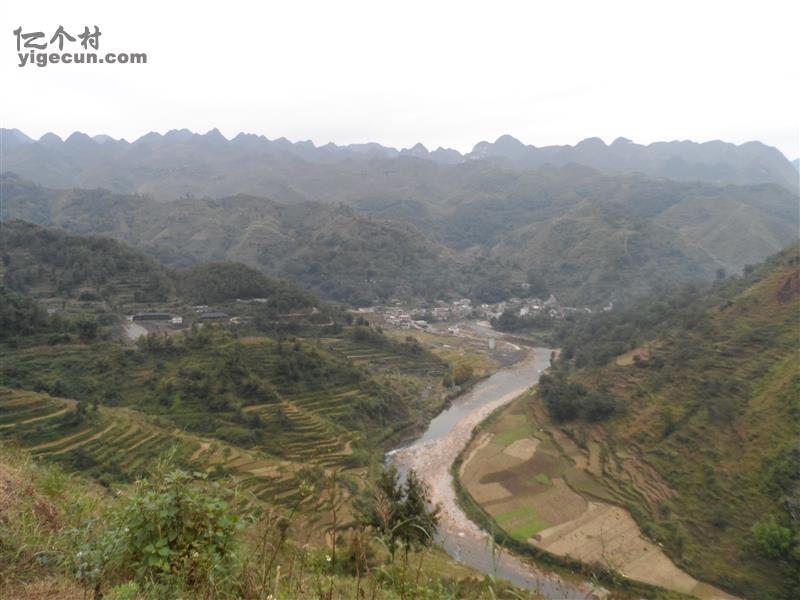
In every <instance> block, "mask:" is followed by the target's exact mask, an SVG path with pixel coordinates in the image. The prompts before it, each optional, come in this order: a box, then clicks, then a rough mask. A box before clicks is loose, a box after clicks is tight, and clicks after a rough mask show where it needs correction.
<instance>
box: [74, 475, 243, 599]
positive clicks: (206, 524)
mask: <svg viewBox="0 0 800 600" xmlns="http://www.w3.org/2000/svg"><path fill="white" fill-rule="evenodd" d="M204 480H205V474H199V473H195V474H192V475H190V474H189V473H187V472H185V471H183V470H181V469H177V468H175V467H174V466H172V464H171V462H170V461H169V460H165V461H162V462H160V463H159V464H158V465H157V466H156V468H155V471H154V475H153V477H152V478H151V479H147V480H142V481H139V482H137V483H136V485H135V486H134V488H133V490H132V491H131V492H130V493H129V495H128V496H127V497H125V498H124V499H123V500H122V502H121V503H120V505H118V506H117V507H116V508H115V509H113V510H112V511H111V513H110V514H109V515H107V518H106V519H105V522H107V523H108V526H107V527H106V528H105V529H103V530H102V531H99V532H97V533H96V534H95V533H94V532H93V531H91V530H92V529H93V528H94V524H92V523H90V524H88V525H87V528H88V530H89V531H84V539H87V540H89V541H88V542H87V544H86V545H85V546H84V547H83V548H82V550H81V551H80V552H78V554H77V556H76V563H75V569H76V571H77V573H78V576H79V578H80V579H81V580H82V581H83V582H84V583H88V584H92V585H94V587H95V589H96V590H99V589H100V586H101V585H102V584H107V583H110V584H113V583H118V582H122V581H126V580H130V581H133V582H135V583H136V584H137V585H139V586H142V587H147V588H153V589H158V590H161V591H162V592H165V593H167V590H172V591H173V592H177V591H180V590H184V591H195V592H197V591H200V590H203V591H205V592H207V593H213V594H214V595H224V594H225V591H226V586H227V585H230V583H229V582H230V576H231V573H232V570H233V564H232V561H231V556H232V551H233V549H234V546H235V539H236V532H237V530H238V529H240V527H241V525H242V523H241V521H240V519H239V516H238V515H237V514H236V513H235V512H233V511H232V510H231V509H230V507H229V506H228V503H227V502H226V501H225V500H223V499H222V498H221V497H220V495H219V489H218V488H217V487H216V486H211V485H210V484H207V483H206V482H205V481H204ZM172 595H173V597H174V593H172Z"/></svg>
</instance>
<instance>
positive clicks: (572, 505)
mask: <svg viewBox="0 0 800 600" xmlns="http://www.w3.org/2000/svg"><path fill="white" fill-rule="evenodd" d="M532 398H534V395H533V394H531V393H528V394H526V395H525V396H523V397H522V398H520V399H518V400H516V401H514V402H512V403H511V404H510V405H508V406H507V407H505V408H503V409H501V410H500V412H499V413H497V414H495V415H494V417H493V418H490V420H489V421H488V422H487V423H486V424H485V426H484V427H483V428H482V429H481V430H480V432H479V433H478V434H477V435H476V436H475V437H474V438H473V440H472V441H471V442H470V444H469V445H468V446H467V448H466V449H465V451H464V453H463V462H462V464H461V467H460V470H459V475H460V479H461V483H462V484H463V486H464V487H465V488H466V490H467V491H468V493H469V494H470V496H471V497H472V499H473V500H474V501H475V502H476V503H477V504H478V505H479V506H480V507H481V508H482V509H483V510H485V511H486V513H487V514H488V515H490V516H491V518H492V519H493V520H494V521H495V522H496V524H497V525H498V527H500V528H502V529H503V530H505V531H506V532H508V533H509V534H510V535H511V536H513V537H514V538H516V539H518V540H519V541H523V542H528V543H530V544H534V545H536V546H538V547H540V548H542V549H544V550H547V551H549V552H551V553H553V554H556V555H562V556H566V555H568V556H570V557H572V558H576V559H579V560H581V561H582V562H586V563H599V564H601V565H603V566H605V567H607V568H609V569H611V570H614V571H617V572H619V573H620V574H621V575H624V576H626V577H628V578H631V579H635V580H639V581H643V582H645V583H649V584H653V585H657V586H661V587H665V588H668V589H672V590H675V591H678V592H682V593H685V594H691V595H694V596H697V597H698V598H702V599H707V600H712V599H730V598H735V596H732V595H730V594H727V593H725V592H723V591H721V590H719V589H716V588H714V587H713V586H711V585H708V584H705V583H702V582H698V581H697V580H696V579H695V578H693V577H691V576H690V575H688V574H687V573H685V572H683V571H681V570H680V569H679V568H678V567H676V566H675V564H674V563H673V562H672V561H671V560H670V559H669V558H668V557H667V556H666V555H665V554H664V553H663V551H662V550H661V549H660V548H659V547H658V546H657V545H656V544H655V543H653V542H652V541H650V540H648V539H647V538H646V537H644V536H643V535H642V533H641V531H640V530H639V527H638V525H637V524H636V522H635V521H634V520H633V518H632V517H631V516H630V513H629V512H628V511H627V510H626V509H624V508H622V507H621V506H620V504H619V499H618V497H617V496H616V495H617V494H624V493H628V494H637V493H642V494H651V495H654V496H659V495H662V494H663V495H668V494H669V493H670V490H669V489H668V488H665V487H663V486H658V485H653V484H651V485H649V486H648V487H646V488H642V489H641V491H640V490H637V489H626V490H623V489H620V488H618V487H617V488H614V487H612V484H611V483H610V482H607V481H605V480H604V479H603V472H602V468H601V467H600V456H599V453H600V451H601V445H600V444H598V443H593V444H591V445H589V449H588V451H586V450H583V449H581V448H579V447H578V446H577V445H576V444H575V442H573V441H572V440H571V439H570V438H569V437H568V436H567V435H565V434H564V433H563V432H562V431H560V430H559V429H557V428H555V427H553V426H552V423H550V421H549V420H548V419H547V417H546V416H545V413H544V411H543V410H542V409H541V407H537V406H536V405H535V403H534V404H531V401H532ZM648 475H651V474H650V473H648ZM632 477H635V473H632ZM634 480H635V479H634Z"/></svg>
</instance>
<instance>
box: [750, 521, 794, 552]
mask: <svg viewBox="0 0 800 600" xmlns="http://www.w3.org/2000/svg"><path fill="white" fill-rule="evenodd" d="M750 531H751V532H752V534H753V538H754V539H755V541H756V543H757V544H758V549H759V550H760V551H761V553H762V554H764V555H765V556H767V557H768V558H787V557H788V556H789V551H790V550H791V548H792V530H791V529H789V528H788V527H783V526H782V525H780V524H779V523H778V522H777V521H776V520H775V517H772V516H770V517H765V518H763V519H761V520H760V521H759V522H758V523H756V524H755V525H753V527H752V529H751V530H750Z"/></svg>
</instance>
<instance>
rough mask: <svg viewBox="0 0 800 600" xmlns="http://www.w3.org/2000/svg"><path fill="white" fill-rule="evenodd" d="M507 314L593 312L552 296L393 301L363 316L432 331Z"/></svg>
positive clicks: (561, 315)
mask: <svg viewBox="0 0 800 600" xmlns="http://www.w3.org/2000/svg"><path fill="white" fill-rule="evenodd" d="M612 308H613V305H612V303H610V302H609V303H608V304H607V305H606V306H604V307H603V308H602V311H603V312H608V311H610V310H611V309H612ZM507 311H508V312H511V313H512V314H514V315H516V316H519V317H537V316H543V317H546V318H550V319H563V318H565V317H566V316H567V315H568V314H570V313H573V314H574V313H579V312H580V313H589V314H591V313H592V312H593V311H592V309H590V308H588V307H584V308H575V307H572V306H564V305H562V304H561V303H560V302H559V301H558V299H557V298H556V297H555V296H553V295H552V294H551V295H550V297H549V298H547V299H541V298H510V299H509V300H504V301H503V302H497V303H494V304H481V305H479V306H474V305H473V304H472V301H471V300H470V299H469V298H462V299H460V300H454V301H451V302H446V301H443V300H439V301H437V302H435V303H434V304H433V305H430V306H420V307H415V308H411V307H409V306H407V305H405V304H404V303H403V302H401V301H400V300H391V301H390V304H389V305H388V306H383V307H370V308H365V309H360V312H364V313H375V314H379V315H380V316H381V317H382V318H383V320H384V322H385V324H386V325H388V326H389V327H395V328H398V329H422V330H429V329H431V327H432V324H433V323H437V322H452V321H459V320H461V319H466V318H478V319H486V320H487V321H491V320H492V319H496V318H499V317H500V315H502V314H503V313H504V312H507ZM451 329H453V328H452V327H451V328H448V331H450V330H451ZM451 333H452V331H451Z"/></svg>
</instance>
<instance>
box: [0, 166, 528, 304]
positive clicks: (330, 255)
mask: <svg viewBox="0 0 800 600" xmlns="http://www.w3.org/2000/svg"><path fill="white" fill-rule="evenodd" d="M2 184H3V190H4V194H5V199H6V201H5V207H4V210H5V214H4V215H3V216H4V218H6V219H7V218H20V219H26V220H30V221H33V222H36V223H39V224H42V225H47V226H55V227H60V228H63V229H66V230H68V231H70V232H72V233H79V234H91V233H102V234H103V235H108V236H112V237H114V238H115V239H119V240H123V241H125V242H126V243H128V244H130V245H132V246H134V247H136V248H137V249H139V250H141V251H143V252H145V253H146V254H147V255H149V256H151V257H153V258H155V259H157V260H158V261H160V262H161V263H163V264H166V265H169V266H175V267H181V266H191V265H195V264H198V263H203V262H218V261H235V262H240V263H244V264H246V265H248V266H250V267H253V268H256V269H258V270H260V271H262V272H263V273H265V274H267V275H269V276H272V277H280V278H284V279H288V280H291V281H293V282H296V283H298V284H300V285H302V286H304V287H306V288H309V289H312V290H314V291H316V292H318V293H319V294H320V295H322V296H324V297H326V298H329V299H334V300H340V301H346V302H349V303H352V304H369V303H373V302H376V301H381V300H386V299H388V298H390V297H392V296H394V295H401V296H405V297H414V296H428V297H431V296H436V295H439V294H442V295H448V294H455V295H459V296H465V295H466V296H471V297H478V298H485V299H487V300H500V299H502V298H503V297H507V296H508V295H509V294H511V293H514V292H517V291H519V289H520V287H519V282H521V281H524V273H522V272H519V273H518V275H517V276H516V282H517V283H516V287H514V288H513V289H512V286H513V282H512V273H514V272H515V271H514V268H513V266H511V265H508V264H506V262H505V261H503V260H502V259H499V258H498V259H493V258H488V257H486V258H481V257H462V256H459V255H457V253H456V252H454V251H452V250H450V249H449V248H447V247H445V246H443V245H441V244H438V243H436V242H433V241H431V240H430V239H428V238H426V237H425V236H424V235H422V234H421V233H420V232H419V230H418V229H417V228H416V227H414V226H413V225H410V224H407V223H403V222H394V221H383V220H377V219H373V218H371V217H369V216H366V215H364V214H361V213H359V212H357V211H355V210H354V209H352V208H350V207H348V206H345V205H331V204H322V203H316V202H303V203H299V204H293V205H281V204H276V203H275V202H272V201H270V200H267V199H264V198H257V197H252V196H235V197H231V198H224V199H220V200H209V199H204V200H200V199H193V198H182V199H179V200H176V201H174V202H171V203H161V202H155V201H153V200H151V199H148V198H143V197H140V196H126V195H118V194H112V193H111V192H108V191H105V190H71V191H59V190H50V189H47V188H42V187H40V186H37V185H35V184H32V183H30V182H26V181H24V180H21V179H19V178H17V177H15V176H13V175H8V174H7V175H5V176H4V177H3V180H2Z"/></svg>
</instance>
